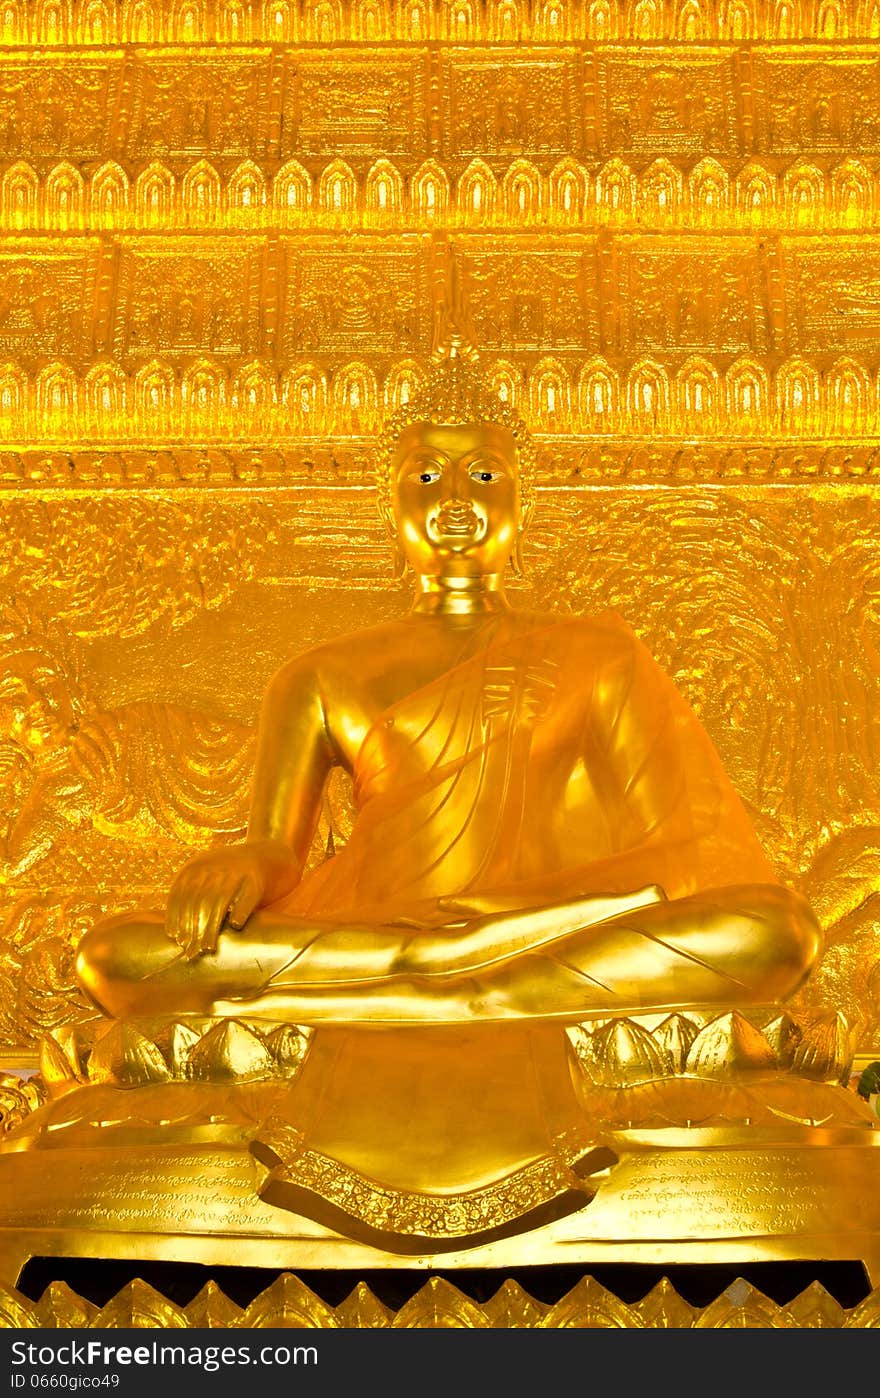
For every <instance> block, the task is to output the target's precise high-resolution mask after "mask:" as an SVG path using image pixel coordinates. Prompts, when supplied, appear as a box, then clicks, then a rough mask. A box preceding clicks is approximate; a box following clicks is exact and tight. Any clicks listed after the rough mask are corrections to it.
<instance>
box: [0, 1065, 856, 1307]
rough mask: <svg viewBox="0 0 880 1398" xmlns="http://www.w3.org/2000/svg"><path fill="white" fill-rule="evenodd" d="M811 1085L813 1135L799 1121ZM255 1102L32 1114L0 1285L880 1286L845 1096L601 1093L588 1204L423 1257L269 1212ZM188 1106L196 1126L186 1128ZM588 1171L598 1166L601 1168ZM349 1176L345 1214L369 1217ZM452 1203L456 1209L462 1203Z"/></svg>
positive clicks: (14, 1148)
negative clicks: (207, 1278) (300, 1274)
mask: <svg viewBox="0 0 880 1398" xmlns="http://www.w3.org/2000/svg"><path fill="white" fill-rule="evenodd" d="M805 1087H806V1088H807V1089H808V1093H809V1099H810V1102H811V1108H812V1110H813V1111H814V1113H815V1119H814V1123H813V1124H807V1123H805V1122H804V1121H796V1120H793V1119H792V1115H793V1113H792V1111H791V1107H792V1103H793V1099H794V1096H795V1095H796V1092H797V1090H798V1089H803V1088H805ZM261 1090H262V1092H266V1091H269V1092H273V1091H275V1090H276V1087H275V1086H274V1085H268V1084H252V1085H240V1084H239V1085H235V1086H226V1087H220V1086H218V1085H213V1086H212V1087H211V1089H210V1091H211V1092H212V1093H213V1094H215V1097H216V1105H217V1107H218V1108H219V1105H220V1102H221V1100H222V1101H224V1102H225V1109H224V1111H223V1115H224V1117H225V1120H218V1117H220V1115H221V1112H220V1110H208V1111H206V1099H205V1092H206V1089H205V1088H204V1087H201V1086H197V1085H195V1084H193V1085H189V1086H182V1085H174V1084H170V1085H168V1084H163V1085H160V1086H154V1087H141V1088H134V1089H127V1090H126V1089H121V1088H118V1087H85V1088H82V1089H79V1090H77V1091H74V1092H72V1093H68V1094H67V1095H66V1096H64V1097H63V1098H62V1099H61V1100H60V1102H59V1101H56V1102H53V1103H50V1104H49V1105H48V1106H47V1107H43V1108H41V1109H40V1110H39V1111H38V1112H36V1113H34V1114H33V1115H32V1116H31V1117H29V1118H28V1119H27V1121H26V1122H24V1123H23V1124H22V1125H21V1126H20V1127H19V1128H17V1129H16V1130H15V1131H13V1132H12V1133H11V1135H10V1137H9V1138H8V1139H7V1143H6V1145H5V1146H4V1147H3V1149H2V1151H0V1198H2V1200H3V1203H2V1206H0V1280H2V1281H3V1282H5V1283H6V1284H7V1285H9V1286H14V1285H15V1283H16V1281H17V1280H18V1277H19V1275H20V1273H21V1270H22V1268H23V1267H24V1265H25V1263H26V1262H27V1261H28V1260H29V1259H30V1258H32V1257H79V1258H113V1259H116V1260H119V1259H127V1260H131V1261H140V1262H148V1261H174V1262H189V1263H200V1264H206V1265H209V1266H228V1265H236V1266H247V1267H264V1268H281V1269H290V1270H295V1271H302V1270H305V1269H312V1268H316V1269H318V1268H320V1269H325V1268H331V1269H347V1270H348V1269H350V1270H354V1271H358V1272H363V1271H369V1270H375V1269H392V1268H393V1269H408V1270H409V1269H412V1270H424V1271H432V1270H443V1271H449V1270H452V1269H464V1268H468V1269H474V1268H492V1269H502V1270H508V1269H509V1270H512V1269H522V1268H524V1267H528V1266H546V1265H548V1264H550V1265H552V1264H577V1265H582V1266H584V1267H585V1268H589V1266H590V1265H595V1264H600V1263H609V1262H614V1263H626V1262H631V1263H648V1264H654V1265H657V1264H662V1265H664V1266H665V1265H669V1266H672V1265H675V1264H679V1263H700V1264H705V1263H723V1264H737V1265H738V1264H745V1263H753V1262H761V1261H797V1260H803V1261H812V1262H819V1261H859V1262H861V1263H862V1264H863V1265H864V1267H865V1269H866V1271H867V1274H868V1277H869V1279H870V1280H871V1282H872V1284H873V1285H877V1284H878V1283H880V1194H878V1191H877V1188H876V1182H877V1178H878V1174H877V1172H878V1165H880V1156H878V1155H876V1154H874V1151H875V1150H876V1149H877V1148H878V1146H880V1129H878V1125H877V1120H876V1118H875V1117H873V1116H872V1115H871V1113H870V1111H869V1109H868V1107H867V1105H866V1104H864V1103H862V1102H861V1101H860V1100H859V1099H858V1098H857V1097H855V1095H854V1094H853V1093H851V1092H849V1091H846V1090H845V1089H843V1088H842V1087H836V1086H831V1085H829V1084H817V1083H812V1084H803V1083H795V1082H793V1081H792V1080H791V1079H785V1078H781V1077H780V1076H779V1075H776V1076H773V1077H767V1078H761V1077H754V1076H753V1077H752V1078H751V1080H748V1081H745V1080H744V1081H743V1082H730V1081H727V1082H723V1083H722V1082H706V1081H703V1082H700V1081H697V1080H689V1079H686V1078H684V1079H683V1078H678V1079H674V1080H672V1081H668V1082H654V1083H643V1084H638V1085H635V1086H631V1087H628V1088H625V1089H620V1090H614V1091H601V1090H597V1091H596V1093H595V1110H596V1113H597V1127H598V1129H597V1133H596V1139H597V1140H598V1141H601V1151H602V1152H604V1159H606V1160H609V1161H612V1162H613V1163H610V1164H605V1165H604V1166H602V1168H600V1169H598V1170H597V1171H595V1172H594V1173H593V1174H592V1175H591V1176H590V1178H589V1180H588V1181H585V1188H584V1193H583V1196H582V1199H583V1202H582V1203H581V1204H580V1207H572V1203H571V1200H569V1201H568V1203H566V1204H565V1206H564V1207H566V1208H568V1209H569V1210H570V1211H569V1212H567V1213H565V1214H564V1216H561V1217H558V1216H557V1217H555V1218H551V1219H550V1220H549V1221H547V1222H543V1223H540V1224H539V1225H538V1226H534V1227H529V1226H528V1219H527V1218H525V1219H523V1226H522V1227H521V1229H520V1231H517V1232H515V1233H514V1234H513V1235H511V1236H501V1237H498V1236H496V1237H494V1238H493V1240H492V1241H489V1242H477V1243H476V1244H474V1243H473V1241H472V1240H470V1239H468V1240H466V1241H465V1244H464V1245H462V1246H450V1243H449V1241H448V1240H447V1241H445V1242H444V1243H443V1244H442V1245H441V1246H438V1247H436V1248H435V1249H434V1250H431V1249H430V1248H425V1249H424V1250H422V1251H416V1250H414V1248H413V1246H412V1245H411V1244H410V1245H408V1246H407V1245H406V1244H400V1243H399V1242H398V1243H397V1244H395V1245H394V1246H391V1247H389V1246H384V1247H383V1246H379V1245H376V1244H375V1243H370V1242H365V1241H364V1240H363V1230H361V1232H362V1236H360V1237H358V1236H356V1235H357V1233H358V1228H357V1226H353V1227H352V1228H351V1230H350V1234H349V1236H345V1235H344V1234H343V1232H342V1231H337V1230H335V1229H334V1228H333V1227H331V1226H329V1225H328V1223H327V1222H326V1216H327V1213H328V1210H327V1207H326V1205H327V1198H328V1197H329V1198H330V1199H331V1208H330V1216H331V1217H332V1216H334V1215H333V1205H332V1196H333V1191H332V1189H330V1188H329V1187H328V1188H325V1191H324V1197H323V1198H322V1196H321V1194H320V1191H319V1190H318V1189H317V1188H316V1187H314V1186H313V1187H312V1189H311V1190H310V1191H309V1190H305V1189H303V1190H302V1191H301V1193H300V1196H299V1197H300V1200H301V1202H302V1204H303V1209H302V1211H301V1212H300V1211H298V1210H294V1208H292V1207H290V1198H289V1196H288V1197H287V1198H286V1199H285V1202H284V1203H283V1204H277V1203H276V1204H273V1203H271V1202H269V1199H268V1198H267V1196H271V1195H272V1189H271V1185H272V1180H273V1178H275V1179H277V1176H278V1173H279V1172H278V1169H277V1167H276V1168H275V1169H274V1170H273V1167H272V1166H271V1163H266V1160H265V1159H260V1158H258V1156H259V1155H263V1156H264V1157H265V1156H266V1153H267V1152H266V1148H265V1133H264V1132H261V1129H260V1126H259V1125H258V1124H256V1120H257V1119H259V1120H264V1117H263V1111H264V1108H265V1099H264V1100H263V1102H262V1103H261V1101H260V1097H261ZM181 1092H182V1093H183V1094H190V1095H191V1097H192V1105H193V1108H194V1113H195V1112H197V1113H198V1115H199V1117H200V1120H201V1123H202V1124H198V1125H196V1124H192V1118H190V1123H189V1124H187V1122H186V1120H185V1117H186V1112H185V1111H184V1110H182V1109H181V1103H182V1099H181V1095H180V1094H181ZM163 1104H164V1105H163ZM86 1108H88V1110H87V1111H86ZM685 1113H690V1114H692V1115H691V1120H690V1122H689V1123H688V1122H687V1121H686V1120H685ZM86 1116H88V1117H90V1118H91V1121H87V1120H84V1117H86ZM248 1116H250V1117H251V1122H250V1124H249V1125H248V1123H247V1120H246V1118H247V1117H248ZM676 1116H678V1118H679V1119H678V1121H677V1122H676V1121H675V1118H676ZM737 1116H738V1117H739V1120H735V1119H734V1117H737ZM170 1117H174V1118H175V1121H174V1122H172V1121H170V1120H169V1118H170ZM65 1118H66V1120H65ZM601 1118H604V1119H601ZM612 1118H614V1119H612ZM261 1137H262V1140H261ZM590 1158H591V1160H592V1163H593V1164H594V1165H596V1164H598V1165H600V1166H601V1163H602V1156H601V1154H600V1153H599V1152H594V1153H593V1155H592V1156H591V1157H590ZM348 1173H349V1179H348V1181H347V1183H345V1184H344V1185H343V1193H345V1192H347V1194H348V1196H349V1202H348V1204H347V1205H346V1207H348V1208H352V1209H356V1208H357V1207H363V1208H364V1209H368V1208H369V1199H366V1202H365V1197H366V1196H365V1192H364V1185H363V1182H361V1183H360V1185H358V1183H357V1182H355V1181H354V1180H353V1179H352V1178H351V1172H348ZM367 1187H368V1186H367ZM594 1188H595V1189H596V1192H595V1193H594V1194H593V1193H592V1190H593V1189H594ZM387 1194H388V1192H387V1191H386V1197H387ZM391 1194H392V1195H393V1191H391ZM591 1196H592V1197H591ZM276 1197H277V1196H276ZM282 1198H284V1196H283V1194H282ZM436 1202H438V1203H442V1202H443V1200H442V1197H438V1198H437V1200H436ZM445 1202H446V1205H447V1206H448V1208H449V1209H450V1210H453V1211H454V1209H455V1207H456V1199H455V1197H454V1196H451V1195H450V1196H448V1197H447V1199H446V1201H445ZM459 1203H460V1201H459ZM392 1206H393V1200H392ZM322 1209H323V1212H324V1215H325V1221H323V1222H322V1221H321V1216H322ZM335 1216H336V1218H337V1219H339V1220H343V1221H344V1218H345V1213H344V1209H343V1208H339V1207H338V1206H337V1207H336V1210H335ZM404 1249H405V1250H404Z"/></svg>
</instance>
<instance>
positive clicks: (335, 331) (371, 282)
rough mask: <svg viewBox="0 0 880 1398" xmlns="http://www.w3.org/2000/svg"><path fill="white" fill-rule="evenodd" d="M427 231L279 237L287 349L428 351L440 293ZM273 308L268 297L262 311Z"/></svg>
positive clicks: (349, 353) (337, 354)
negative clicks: (371, 236)
mask: <svg viewBox="0 0 880 1398" xmlns="http://www.w3.org/2000/svg"><path fill="white" fill-rule="evenodd" d="M430 253H431V249H430V244H429V242H428V240H427V239H425V238H421V239H415V238H411V239H409V240H408V241H406V242H403V241H398V240H395V241H390V240H386V239H382V240H370V241H369V242H366V241H356V240H354V239H351V238H345V237H341V238H335V239H334V240H333V242H332V244H331V245H330V246H327V245H326V244H324V245H320V244H319V245H315V244H314V243H312V244H303V243H301V242H299V241H297V240H295V239H293V238H290V237H288V238H287V239H285V240H284V241H283V242H282V245H281V253H280V260H281V282H280V288H279V291H280V295H279V305H278V322H279V336H278V345H279V349H280V352H281V356H283V357H285V358H286V357H287V356H288V355H289V356H293V355H297V354H302V353H303V352H305V353H309V354H311V353H315V354H318V355H322V356H323V355H332V356H333V357H334V358H335V359H336V361H337V362H339V360H340V359H343V360H347V359H350V358H354V357H358V358H359V357H361V356H364V355H366V356H368V357H373V356H376V355H379V356H383V357H388V356H391V355H394V356H395V357H397V356H400V355H406V354H419V355H421V356H422V358H424V357H425V356H427V355H428V354H429V353H430V349H431V338H432V333H433V307H434V297H433V290H432V286H431V277H430ZM267 313H269V307H268V306H267V305H266V301H264V302H263V314H264V315H267Z"/></svg>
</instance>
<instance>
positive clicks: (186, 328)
mask: <svg viewBox="0 0 880 1398" xmlns="http://www.w3.org/2000/svg"><path fill="white" fill-rule="evenodd" d="M114 254H115V260H116V262H117V265H116V267H115V268H114V271H115V277H114V282H113V286H112V289H111V288H108V292H109V293H110V296H111V297H112V311H111V317H112V323H113V331H112V341H111V343H112V346H113V351H114V355H115V356H116V357H118V358H119V359H122V360H124V361H126V362H129V363H130V362H131V361H132V359H133V358H135V359H143V358H144V357H147V358H152V357H153V356H154V355H157V354H164V355H174V356H176V355H193V354H205V353H208V354H210V355H211V356H212V357H216V358H218V359H223V358H226V357H227V356H237V357H239V358H241V357H244V356H251V355H254V354H259V353H260V352H261V351H262V350H263V349H264V337H263V334H262V327H263V325H264V321H265V316H266V310H265V306H266V301H269V302H270V304H271V301H272V300H273V288H272V287H271V283H270V281H269V279H268V278H267V275H266V247H265V243H264V242H263V240H262V239H248V238H246V237H241V238H237V239H235V240H234V241H233V240H230V239H224V240H219V241H216V240H215V241H212V240H211V239H210V238H192V239H191V240H190V241H189V243H188V245H184V247H181V246H180V245H179V244H178V245H176V246H175V245H174V244H169V243H168V242H167V241H165V240H162V239H158V238H156V239H151V238H144V239H140V240H139V241H138V242H136V243H133V242H126V243H122V244H121V246H119V247H118V249H114ZM267 293H268V294H267ZM96 314H97V315H100V314H101V308H100V307H97V308H96Z"/></svg>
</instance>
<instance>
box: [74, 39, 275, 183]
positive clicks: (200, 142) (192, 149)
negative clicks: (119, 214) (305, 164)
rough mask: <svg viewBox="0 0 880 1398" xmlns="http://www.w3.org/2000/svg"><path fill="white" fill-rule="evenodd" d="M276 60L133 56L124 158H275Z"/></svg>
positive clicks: (122, 137)
mask: <svg viewBox="0 0 880 1398" xmlns="http://www.w3.org/2000/svg"><path fill="white" fill-rule="evenodd" d="M273 59H274V55H273V54H272V53H271V52H270V51H263V52H256V53H253V52H250V51H244V52H240V53H239V52H236V51H235V50H232V51H230V52H228V53H224V54H223V55H220V56H215V55H214V54H205V53H201V54H197V55H196V54H194V55H192V56H190V55H185V56H178V54H176V53H175V54H168V53H152V52H149V51H147V52H143V51H135V52H134V53H130V54H128V55H127V58H126V72H125V82H124V102H123V106H122V109H121V110H120V112H119V116H118V122H117V126H116V139H117V141H118V147H117V149H118V150H119V153H122V152H124V153H125V154H126V155H128V156H129V157H130V158H133V159H135V160H147V159H149V158H150V157H151V156H154V155H155V156H162V157H171V158H182V157H186V156H191V155H215V154H216V155H225V156H243V155H257V156H262V155H271V154H275V153H276V152H277V141H278V138H277V120H276V121H274V122H273V120H272V106H273ZM65 153H66V152H65ZM105 153H106V154H111V153H113V154H116V150H114V149H113V146H112V145H111V146H110V148H109V149H107V150H106V152H105Z"/></svg>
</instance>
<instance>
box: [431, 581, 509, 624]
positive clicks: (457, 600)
mask: <svg viewBox="0 0 880 1398" xmlns="http://www.w3.org/2000/svg"><path fill="white" fill-rule="evenodd" d="M509 611H510V603H509V602H508V600H507V597H506V596H505V593H504V586H503V583H502V580H501V574H500V573H485V574H482V575H481V576H479V577H449V576H441V577H436V576H427V575H425V574H422V575H420V576H419V578H418V580H417V582H416V596H415V600H414V602H413V605H412V612H413V614H415V615H416V616H449V617H468V616H473V617H479V616H485V615H487V614H489V613H491V612H509Z"/></svg>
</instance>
